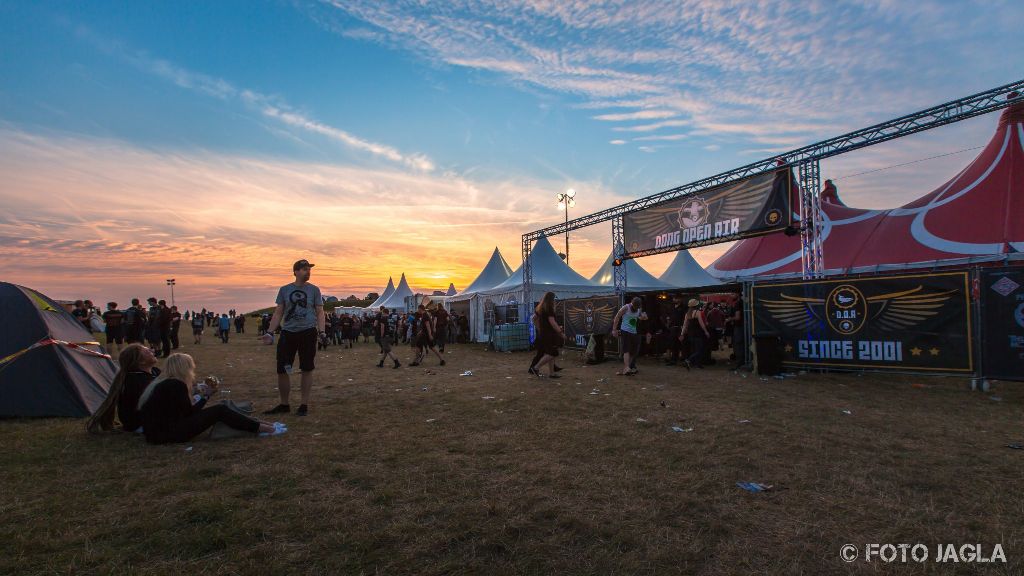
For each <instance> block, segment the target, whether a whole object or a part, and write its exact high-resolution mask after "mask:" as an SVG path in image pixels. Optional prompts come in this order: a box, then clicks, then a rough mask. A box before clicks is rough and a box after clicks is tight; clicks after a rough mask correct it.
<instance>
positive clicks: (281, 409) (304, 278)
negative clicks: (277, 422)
mask: <svg viewBox="0 0 1024 576" xmlns="http://www.w3.org/2000/svg"><path fill="white" fill-rule="evenodd" d="M313 266H314V264H310V263H309V261H308V260H299V261H298V262H296V263H295V264H293V265H292V273H293V274H295V281H294V282H292V283H290V284H286V285H284V286H282V287H281V289H280V290H278V291H277V308H275V309H274V315H273V316H272V317H271V318H270V325H269V326H268V327H267V332H268V333H267V334H265V335H264V338H265V339H268V340H269V338H273V333H274V331H275V330H277V329H278V328H280V329H281V337H280V338H279V339H278V341H277V391H278V393H279V394H280V396H281V403H280V404H278V405H277V406H275V407H274V408H271V409H270V410H267V411H266V412H264V414H284V413H287V412H290V411H291V406H290V405H289V403H288V396H289V395H290V393H291V389H292V385H291V377H290V374H291V372H292V366H293V364H294V363H295V356H296V355H298V357H299V369H300V370H301V371H302V377H301V378H302V404H300V405H299V409H298V410H297V411H296V412H295V415H296V416H305V415H306V414H307V413H308V412H309V396H310V392H311V391H312V389H313V369H314V368H315V365H314V359H315V357H316V345H317V341H318V340H319V339H320V338H326V337H327V333H326V332H325V331H324V323H325V321H326V320H327V318H326V316H325V315H324V299H323V296H322V295H321V294H320V289H319V288H317V287H316V286H314V285H313V284H310V283H309V277H310V269H311V268H313ZM268 337H269V338H268Z"/></svg>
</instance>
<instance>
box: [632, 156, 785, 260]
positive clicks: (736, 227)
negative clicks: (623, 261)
mask: <svg viewBox="0 0 1024 576" xmlns="http://www.w3.org/2000/svg"><path fill="white" fill-rule="evenodd" d="M794 186H796V184H795V183H794V181H793V173H792V171H791V170H789V169H788V168H787V169H780V170H777V171H775V172H766V173H764V174H758V175H757V176H751V177H750V178H745V179H743V180H740V181H737V182H731V183H729V184H724V185H722V186H718V187H715V188H711V189H709V190H703V191H701V192H697V193H694V194H687V195H686V196H681V197H679V198H674V199H672V200H666V201H665V202H660V203H658V204H655V205H654V206H650V207H648V208H644V209H642V210H638V211H636V212H630V213H628V214H626V215H624V216H623V217H622V233H623V240H624V241H625V257H626V258H636V257H640V256H648V255H651V254H660V253H662V252H672V251H676V250H685V249H688V248H693V247H696V246H707V245H709V244H718V243H720V242H731V241H733V240H739V239H742V238H748V237H751V236H760V235H763V234H769V233H771V232H777V231H780V230H783V229H785V228H786V227H787V226H789V225H791V224H792V219H793V211H792V209H791V207H790V192H791V190H792V189H793V187H794Z"/></svg>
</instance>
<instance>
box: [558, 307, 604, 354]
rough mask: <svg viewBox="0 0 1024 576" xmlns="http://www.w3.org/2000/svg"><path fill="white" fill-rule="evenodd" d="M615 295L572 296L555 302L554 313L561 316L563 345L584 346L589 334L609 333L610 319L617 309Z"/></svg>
mask: <svg viewBox="0 0 1024 576" xmlns="http://www.w3.org/2000/svg"><path fill="white" fill-rule="evenodd" d="M618 304H619V300H618V297H616V296H595V297H593V298H572V299H569V300H559V301H558V302H556V303H555V315H556V316H558V317H559V318H563V319H564V321H563V324H562V329H563V330H564V331H565V345H566V346H574V347H581V348H582V347H586V345H587V337H588V336H589V335H591V334H611V331H612V320H614V319H615V313H616V312H618V311H619V306H618Z"/></svg>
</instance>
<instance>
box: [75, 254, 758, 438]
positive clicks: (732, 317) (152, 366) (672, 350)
mask: <svg viewBox="0 0 1024 576" xmlns="http://www.w3.org/2000/svg"><path fill="white" fill-rule="evenodd" d="M313 266H314V265H313V264H310V263H309V262H308V261H306V260H299V261H298V262H295V264H294V265H293V268H292V272H293V274H294V276H295V280H294V281H293V282H290V283H289V284H286V285H284V286H282V287H281V288H280V289H279V290H278V294H277V299H276V307H275V308H274V311H273V313H271V314H261V315H259V316H258V318H259V324H258V330H257V332H258V337H259V338H261V339H262V340H263V341H264V342H265V343H267V344H274V343H275V342H276V345H277V348H276V361H275V364H276V372H277V380H278V382H277V387H278V394H279V400H280V401H279V403H278V404H277V405H276V406H274V407H273V408H271V409H269V410H266V411H265V412H263V414H265V415H280V414H287V413H290V412H291V375H292V373H293V371H294V370H293V368H294V365H295V360H296V358H298V368H299V372H300V404H299V407H298V409H297V410H296V411H295V414H296V415H297V416H305V415H307V414H308V413H309V410H310V408H309V406H310V402H311V392H312V387H313V374H314V371H315V369H316V355H317V352H318V350H323V349H326V348H327V347H328V346H330V345H332V344H333V345H337V346H343V347H346V348H352V347H353V346H354V345H355V344H356V343H358V342H359V339H360V338H362V341H363V343H368V342H369V341H370V339H371V338H372V339H373V341H374V343H375V344H376V345H377V346H379V349H380V359H379V361H378V363H377V367H378V368H383V367H384V364H385V362H386V361H388V360H390V361H391V363H392V367H393V368H395V369H397V368H401V367H402V363H401V361H400V360H399V359H398V357H397V355H396V354H395V352H394V347H395V346H397V345H399V344H408V345H410V346H411V347H412V348H413V351H414V359H413V361H412V362H411V363H410V364H409V365H410V366H418V365H420V364H421V363H423V362H425V361H427V360H428V359H429V358H430V357H435V358H437V360H438V364H439V365H440V366H445V365H446V361H445V359H444V356H443V355H444V354H445V347H446V346H447V345H450V344H453V343H455V342H459V341H466V340H468V333H469V323H468V319H467V318H466V317H465V316H462V315H459V314H456V313H451V312H449V311H448V310H447V309H445V307H444V306H443V305H440V304H435V305H431V306H429V307H428V306H426V305H420V306H419V307H418V309H417V310H416V311H414V312H409V313H405V312H392V311H389V310H388V309H387V308H384V307H381V308H380V309H379V310H377V311H373V313H372V314H371V312H370V311H367V313H364V314H362V315H354V314H347V313H342V314H334V313H331V314H327V313H326V312H325V309H324V299H323V296H322V294H321V292H320V289H319V288H318V287H317V286H315V285H314V284H312V283H310V281H309V280H310V276H311V269H312V268H313ZM147 304H148V307H144V306H142V305H141V303H140V302H139V300H138V299H133V300H132V304H131V306H129V307H128V308H126V309H124V310H121V309H119V307H118V305H117V303H116V302H110V303H108V304H107V310H106V311H104V312H102V313H100V312H99V311H98V310H96V309H95V308H94V307H93V306H92V303H91V302H90V301H88V300H82V301H77V302H75V305H74V309H73V311H72V314H73V315H74V317H75V318H77V319H78V320H79V321H80V322H82V323H83V325H84V326H85V327H86V329H88V330H90V331H98V330H97V328H99V327H100V326H101V325H102V331H104V332H105V333H106V338H107V346H108V350H109V351H111V352H114V351H117V350H118V348H120V351H119V353H117V358H118V368H119V369H118V373H117V376H116V377H115V379H114V382H113V384H112V386H111V389H110V393H109V395H108V397H107V399H106V401H105V402H104V404H103V406H102V407H101V408H100V409H99V410H98V411H97V412H96V414H95V415H94V416H93V417H92V418H91V419H90V422H89V426H88V427H89V430H90V431H94V432H95V431H100V430H110V429H112V428H113V427H114V421H115V419H116V420H118V421H120V423H121V426H122V429H124V430H129V431H137V432H141V433H142V434H143V435H144V436H145V438H146V440H147V441H149V442H152V443H157V444H161V443H169V442H184V441H187V440H189V439H191V438H194V437H195V436H197V435H199V434H200V433H202V432H203V431H205V430H208V429H209V428H211V427H212V426H214V425H216V424H218V423H220V424H222V425H224V426H226V427H228V428H230V429H233V430H236V431H239V432H240V433H251V434H253V435H256V434H259V435H278V434H283V433H285V432H287V426H286V425H284V424H282V423H280V422H267V421H262V420H258V419H255V418H253V417H251V416H250V415H249V414H247V413H243V412H242V411H240V410H239V409H238V408H237V406H235V405H234V404H232V403H221V404H216V405H213V406H208V405H207V404H208V401H209V400H210V399H211V398H212V397H213V396H214V395H215V394H217V392H218V382H217V380H216V379H213V378H208V379H206V380H204V381H202V382H198V381H197V379H196V376H195V361H194V360H193V359H192V357H191V356H189V355H187V354H181V353H173V352H172V350H175V349H177V348H178V347H179V340H178V329H179V326H180V323H181V321H182V319H184V320H185V321H186V322H188V323H189V324H190V325H191V326H192V333H193V337H194V343H195V344H197V345H198V344H201V342H202V335H203V333H204V331H205V329H207V328H214V329H216V331H217V336H218V337H219V338H220V339H221V341H222V342H223V343H227V342H228V338H229V334H230V333H231V328H232V326H233V327H234V329H235V333H236V334H244V333H245V322H246V320H245V315H243V314H239V313H237V312H236V311H235V310H229V311H228V312H225V313H221V314H217V313H215V312H213V311H210V310H206V309H205V308H204V309H202V310H200V311H186V312H185V313H184V314H181V313H179V312H178V309H177V307H176V306H173V305H172V306H170V307H168V306H167V303H166V302H165V301H163V300H157V299H156V298H150V299H148V301H147ZM660 308H661V307H660V306H659V309H658V310H657V311H656V312H653V313H651V312H648V311H647V310H645V308H644V301H643V299H641V298H639V297H636V298H632V299H631V300H630V302H629V303H627V304H626V305H625V306H622V307H621V308H620V309H619V310H618V311H617V312H616V314H615V316H614V319H613V323H612V331H611V336H612V337H614V338H618V344H619V351H620V352H621V353H622V361H623V365H622V369H621V370H619V371H618V372H617V374H619V375H624V376H629V375H633V374H636V373H637V365H636V360H637V358H638V357H641V356H645V355H646V356H667V357H668V358H667V360H666V363H667V364H669V365H677V364H680V363H681V364H682V365H683V366H684V367H686V369H687V370H689V369H690V368H692V367H698V368H700V367H703V366H704V365H706V364H708V363H709V362H712V360H711V351H712V350H716V349H718V348H719V347H720V346H721V345H722V342H723V341H726V340H729V339H730V338H731V339H732V340H733V342H734V349H735V354H734V358H738V359H742V358H743V357H744V354H743V351H742V349H740V348H739V346H740V345H741V343H742V342H743V341H744V338H743V336H742V330H743V314H742V310H743V304H742V302H741V301H734V302H732V303H730V304H725V303H714V302H712V303H707V302H702V301H700V300H697V299H690V300H689V301H688V302H686V303H685V304H684V297H683V296H682V295H681V294H676V295H673V296H672V305H671V307H669V308H668V309H667V310H661V309H660ZM532 321H533V323H534V328H535V334H536V341H535V348H536V354H535V356H534V358H533V360H532V361H531V363H530V367H529V373H530V374H533V375H535V376H538V377H546V378H558V377H559V375H558V372H559V371H560V370H561V367H559V366H558V365H557V359H558V356H559V351H560V348H562V346H563V345H564V343H565V332H564V330H563V328H562V326H561V324H559V322H558V319H557V318H556V314H555V294H554V293H552V292H548V293H546V294H544V296H543V297H542V298H541V301H540V303H539V304H538V305H537V307H536V309H535V311H534V315H533V318H532ZM734 333H735V334H736V336H735V337H733V335H734ZM161 357H163V358H165V359H166V360H165V363H164V369H163V371H161V370H160V369H159V368H158V367H157V366H158V360H159V358H161Z"/></svg>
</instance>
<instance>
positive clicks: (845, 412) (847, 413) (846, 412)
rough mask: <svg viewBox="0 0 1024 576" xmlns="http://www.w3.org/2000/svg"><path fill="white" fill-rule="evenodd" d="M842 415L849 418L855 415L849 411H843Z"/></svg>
mask: <svg viewBox="0 0 1024 576" xmlns="http://www.w3.org/2000/svg"><path fill="white" fill-rule="evenodd" d="M842 413H843V414H846V415H847V416H850V415H852V414H853V412H850V411H849V410H843V411H842Z"/></svg>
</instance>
